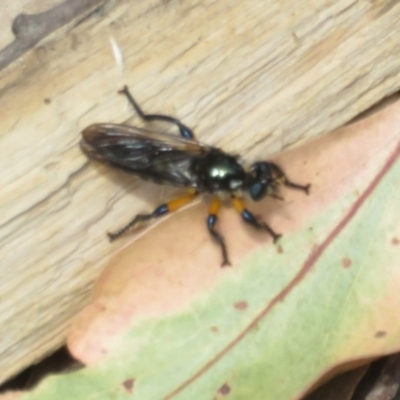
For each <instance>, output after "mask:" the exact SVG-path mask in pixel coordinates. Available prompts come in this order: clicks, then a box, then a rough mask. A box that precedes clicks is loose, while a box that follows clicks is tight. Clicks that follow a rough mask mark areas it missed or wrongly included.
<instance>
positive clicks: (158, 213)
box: [107, 192, 197, 241]
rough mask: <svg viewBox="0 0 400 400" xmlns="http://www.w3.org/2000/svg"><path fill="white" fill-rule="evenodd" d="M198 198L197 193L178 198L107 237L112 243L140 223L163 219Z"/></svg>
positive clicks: (109, 233)
mask: <svg viewBox="0 0 400 400" xmlns="http://www.w3.org/2000/svg"><path fill="white" fill-rule="evenodd" d="M196 196H197V192H193V193H188V194H186V195H184V196H181V197H178V198H176V199H174V200H171V201H170V202H168V203H164V204H161V205H160V206H158V207H157V208H156V209H155V210H154V211H153V212H152V213H149V214H138V215H136V217H135V218H133V219H132V221H130V222H129V223H128V224H126V225H125V226H124V227H122V228H121V229H119V230H118V231H115V232H108V233H107V235H108V237H109V239H110V241H113V240H115V239H118V238H119V237H121V236H122V235H123V234H124V233H126V232H128V231H129V230H130V229H132V228H134V227H135V225H137V224H139V223H140V222H145V221H148V220H151V219H153V218H158V217H162V216H163V215H166V214H168V213H171V212H174V211H176V210H178V209H179V208H181V207H183V206H185V205H186V204H188V203H190V202H191V201H192V200H193V199H194V198H195V197H196Z"/></svg>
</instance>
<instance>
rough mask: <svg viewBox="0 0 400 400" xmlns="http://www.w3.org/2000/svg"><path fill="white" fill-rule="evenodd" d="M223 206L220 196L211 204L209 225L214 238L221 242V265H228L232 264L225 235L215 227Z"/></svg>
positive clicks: (208, 218)
mask: <svg viewBox="0 0 400 400" xmlns="http://www.w3.org/2000/svg"><path fill="white" fill-rule="evenodd" d="M220 207H221V200H220V199H219V198H218V197H215V198H214V199H213V201H212V203H211V204H210V208H209V210H208V217H207V227H208V231H209V232H210V234H211V236H212V238H213V239H214V240H215V241H216V242H217V243H218V244H219V246H220V247H221V250H222V264H221V267H226V266H229V265H231V263H230V261H229V259H228V250H227V248H226V244H225V240H224V238H223V236H222V235H221V234H220V233H218V232H217V231H216V230H215V229H214V226H215V223H216V222H217V214H218V211H219V209H220Z"/></svg>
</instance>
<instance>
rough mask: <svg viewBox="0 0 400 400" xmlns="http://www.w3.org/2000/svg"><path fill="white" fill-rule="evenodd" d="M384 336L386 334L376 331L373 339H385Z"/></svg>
mask: <svg viewBox="0 0 400 400" xmlns="http://www.w3.org/2000/svg"><path fill="white" fill-rule="evenodd" d="M386 335H387V332H385V331H377V332H375V337H376V338H377V339H379V338H382V337H385V336H386Z"/></svg>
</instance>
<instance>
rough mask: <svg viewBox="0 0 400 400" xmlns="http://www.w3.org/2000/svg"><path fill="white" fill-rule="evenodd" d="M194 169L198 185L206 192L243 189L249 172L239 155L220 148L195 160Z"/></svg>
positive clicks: (230, 191) (231, 191)
mask: <svg viewBox="0 0 400 400" xmlns="http://www.w3.org/2000/svg"><path fill="white" fill-rule="evenodd" d="M192 171H193V173H194V175H196V176H197V178H198V187H199V189H200V190H203V191H206V192H229V193H233V192H235V191H239V190H241V189H242V188H243V187H244V185H245V183H246V179H247V174H246V172H245V170H244V168H243V166H242V164H241V163H240V161H239V159H238V158H237V157H234V156H231V155H229V154H226V153H224V152H222V151H220V150H213V151H212V152H209V153H208V154H206V155H205V156H204V157H201V158H197V159H195V160H194V161H193V164H192Z"/></svg>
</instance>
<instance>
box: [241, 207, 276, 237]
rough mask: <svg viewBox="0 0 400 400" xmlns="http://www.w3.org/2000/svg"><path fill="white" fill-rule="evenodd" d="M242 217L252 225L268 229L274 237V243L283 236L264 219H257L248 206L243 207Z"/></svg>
mask: <svg viewBox="0 0 400 400" xmlns="http://www.w3.org/2000/svg"><path fill="white" fill-rule="evenodd" d="M240 215H241V217H242V218H243V221H245V222H247V223H248V224H250V225H251V226H254V227H255V228H257V229H262V230H264V231H267V232H268V233H269V234H270V235H271V236H272V238H273V240H274V243H276V242H277V240H278V239H279V238H280V237H281V236H282V235H280V234H279V233H276V232H274V230H273V229H272V228H270V227H269V226H268V225H267V224H266V223H265V222H264V221H261V220H259V219H257V218H256V217H255V216H254V215H253V214H252V213H251V212H250V211H249V210H247V209H246V208H245V209H243V211H242V212H241V214H240Z"/></svg>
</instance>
